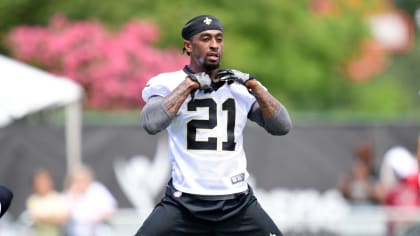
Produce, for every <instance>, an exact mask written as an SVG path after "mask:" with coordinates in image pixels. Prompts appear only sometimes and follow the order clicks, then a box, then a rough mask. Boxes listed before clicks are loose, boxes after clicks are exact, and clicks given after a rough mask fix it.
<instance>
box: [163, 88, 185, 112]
mask: <svg viewBox="0 0 420 236" xmlns="http://www.w3.org/2000/svg"><path fill="white" fill-rule="evenodd" d="M191 91H192V88H191V86H190V85H189V84H188V83H186V82H183V83H181V84H179V85H178V87H176V88H175V89H174V90H173V91H172V92H171V93H170V94H169V95H168V96H166V97H165V98H164V99H163V104H164V105H165V106H166V108H167V109H168V111H169V112H170V113H171V114H172V115H174V116H175V115H176V113H177V112H178V110H179V108H180V107H181V105H182V103H184V101H185V99H187V97H188V96H189V95H190V93H191Z"/></svg>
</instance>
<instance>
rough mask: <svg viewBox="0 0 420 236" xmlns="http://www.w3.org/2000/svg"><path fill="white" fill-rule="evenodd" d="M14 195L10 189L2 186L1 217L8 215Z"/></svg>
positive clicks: (0, 191)
mask: <svg viewBox="0 0 420 236" xmlns="http://www.w3.org/2000/svg"><path fill="white" fill-rule="evenodd" d="M12 198H13V193H12V191H10V189H8V188H6V187H4V186H1V185H0V217H2V216H3V215H4V213H6V211H7V209H9V206H10V203H11V202H12Z"/></svg>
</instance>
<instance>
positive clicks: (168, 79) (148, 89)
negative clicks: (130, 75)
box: [142, 70, 187, 102]
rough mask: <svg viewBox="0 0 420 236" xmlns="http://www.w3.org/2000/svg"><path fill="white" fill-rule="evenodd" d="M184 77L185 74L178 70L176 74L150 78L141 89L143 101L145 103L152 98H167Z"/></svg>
mask: <svg viewBox="0 0 420 236" xmlns="http://www.w3.org/2000/svg"><path fill="white" fill-rule="evenodd" d="M186 76H187V74H186V73H185V72H184V71H182V70H179V71H176V72H169V73H162V74H159V75H157V76H155V77H153V78H151V79H150V80H149V81H148V82H147V84H146V86H145V87H144V89H143V92H142V98H143V100H144V101H145V102H147V101H148V100H149V98H150V97H152V96H162V97H165V96H167V95H168V94H169V93H171V92H172V90H174V89H175V88H176V87H177V86H178V85H179V84H180V83H181V82H182V81H183V80H184V79H185V77H186Z"/></svg>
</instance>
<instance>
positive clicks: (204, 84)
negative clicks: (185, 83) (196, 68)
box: [188, 72, 213, 93]
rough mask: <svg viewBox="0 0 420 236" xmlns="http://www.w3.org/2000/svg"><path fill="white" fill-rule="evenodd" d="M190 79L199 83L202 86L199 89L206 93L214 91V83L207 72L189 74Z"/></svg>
mask: <svg viewBox="0 0 420 236" xmlns="http://www.w3.org/2000/svg"><path fill="white" fill-rule="evenodd" d="M188 77H189V78H190V79H191V80H192V81H195V82H197V83H198V85H199V86H200V87H199V89H200V90H203V91H204V92H205V93H210V92H212V91H213V87H212V86H211V85H212V81H211V78H210V76H209V75H208V74H206V73H205V72H200V73H196V74H189V75H188Z"/></svg>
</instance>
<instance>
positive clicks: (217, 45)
mask: <svg viewBox="0 0 420 236" xmlns="http://www.w3.org/2000/svg"><path fill="white" fill-rule="evenodd" d="M190 46H191V48H190V49H191V63H192V64H195V65H197V66H199V67H201V68H203V69H205V70H214V69H217V68H219V65H220V61H221V59H222V55H223V46H224V45H223V32H222V31H220V30H206V31H203V32H201V33H198V34H196V35H194V36H193V37H192V38H191V45H190Z"/></svg>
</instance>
